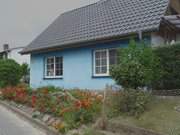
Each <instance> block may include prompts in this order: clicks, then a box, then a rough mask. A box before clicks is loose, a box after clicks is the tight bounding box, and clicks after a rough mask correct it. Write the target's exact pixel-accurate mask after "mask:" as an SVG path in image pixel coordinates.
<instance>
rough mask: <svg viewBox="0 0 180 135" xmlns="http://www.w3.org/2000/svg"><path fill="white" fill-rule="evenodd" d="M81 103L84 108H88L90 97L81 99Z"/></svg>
mask: <svg viewBox="0 0 180 135" xmlns="http://www.w3.org/2000/svg"><path fill="white" fill-rule="evenodd" d="M81 103H82V107H83V108H84V109H88V108H90V106H91V105H92V103H91V100H90V99H86V100H82V101H81Z"/></svg>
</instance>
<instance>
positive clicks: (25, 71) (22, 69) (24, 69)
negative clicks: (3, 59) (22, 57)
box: [21, 63, 29, 76]
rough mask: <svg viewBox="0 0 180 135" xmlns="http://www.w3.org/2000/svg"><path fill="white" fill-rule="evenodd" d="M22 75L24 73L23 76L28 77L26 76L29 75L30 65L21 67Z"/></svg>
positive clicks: (24, 64)
mask: <svg viewBox="0 0 180 135" xmlns="http://www.w3.org/2000/svg"><path fill="white" fill-rule="evenodd" d="M21 73H22V76H26V75H28V74H29V66H28V64H26V63H23V64H22V65H21Z"/></svg>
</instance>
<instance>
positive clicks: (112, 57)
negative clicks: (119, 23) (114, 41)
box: [109, 49, 118, 65]
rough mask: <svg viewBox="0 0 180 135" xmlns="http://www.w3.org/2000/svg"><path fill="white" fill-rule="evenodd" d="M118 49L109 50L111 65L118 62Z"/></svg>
mask: <svg viewBox="0 0 180 135" xmlns="http://www.w3.org/2000/svg"><path fill="white" fill-rule="evenodd" d="M117 60H118V57H117V50H116V49H111V50H109V65H115V64H117Z"/></svg>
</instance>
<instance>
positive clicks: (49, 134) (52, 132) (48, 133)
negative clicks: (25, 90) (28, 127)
mask: <svg viewBox="0 0 180 135" xmlns="http://www.w3.org/2000/svg"><path fill="white" fill-rule="evenodd" d="M0 105H2V106H3V107H5V108H6V109H8V110H10V111H11V112H14V113H15V114H16V115H18V116H19V117H21V118H23V119H24V120H27V121H28V122H30V123H31V124H32V125H33V126H34V127H35V128H38V129H40V130H42V131H44V132H45V134H46V135H61V134H60V133H58V132H57V131H55V130H54V129H52V128H50V127H48V126H47V125H46V124H44V123H43V122H41V121H40V120H38V119H33V118H32V117H31V116H30V115H28V114H26V113H25V112H24V111H22V110H20V109H18V108H17V107H14V106H12V105H9V104H8V103H6V102H5V101H2V100H0Z"/></svg>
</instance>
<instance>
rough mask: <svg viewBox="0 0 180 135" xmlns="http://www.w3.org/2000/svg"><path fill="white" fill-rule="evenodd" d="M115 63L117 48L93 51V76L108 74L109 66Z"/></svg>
mask: <svg viewBox="0 0 180 135" xmlns="http://www.w3.org/2000/svg"><path fill="white" fill-rule="evenodd" d="M114 64H117V49H103V50H96V51H94V76H109V69H110V66H112V65H114Z"/></svg>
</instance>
